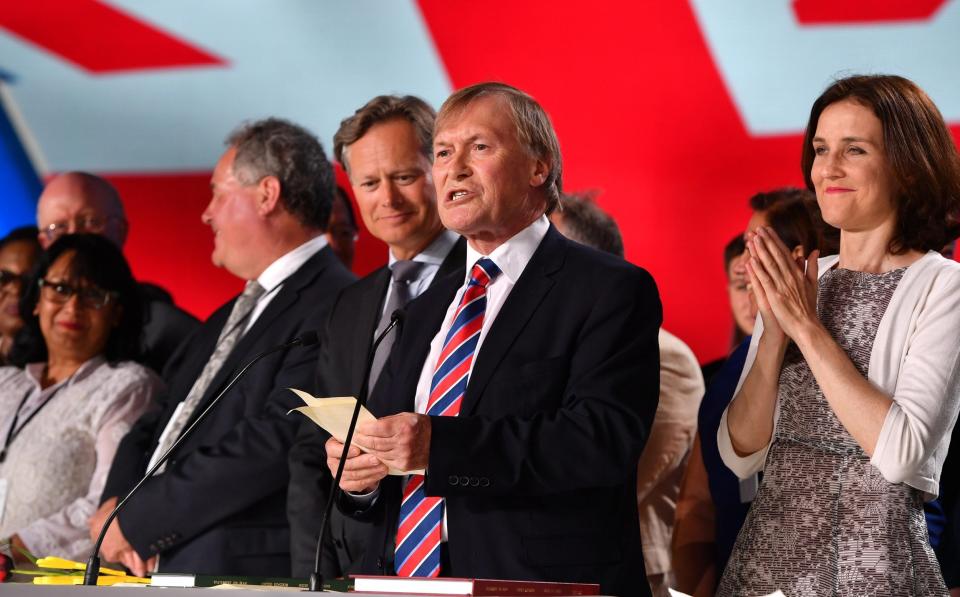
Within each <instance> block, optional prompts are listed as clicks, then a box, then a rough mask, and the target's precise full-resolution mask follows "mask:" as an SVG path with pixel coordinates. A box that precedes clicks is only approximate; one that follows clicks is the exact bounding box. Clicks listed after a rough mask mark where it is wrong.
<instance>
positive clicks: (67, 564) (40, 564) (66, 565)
mask: <svg viewBox="0 0 960 597" xmlns="http://www.w3.org/2000/svg"><path fill="white" fill-rule="evenodd" d="M37 568H52V569H54V570H86V569H87V565H86V564H83V563H81V562H74V561H73V560H65V559H63V558H57V557H52V556H50V557H46V558H40V559H39V560H37ZM100 574H109V575H111V576H126V575H127V573H126V572H123V571H122V570H114V569H113V568H104V567H102V566H101V567H100Z"/></svg>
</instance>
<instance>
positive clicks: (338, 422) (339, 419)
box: [290, 388, 430, 491]
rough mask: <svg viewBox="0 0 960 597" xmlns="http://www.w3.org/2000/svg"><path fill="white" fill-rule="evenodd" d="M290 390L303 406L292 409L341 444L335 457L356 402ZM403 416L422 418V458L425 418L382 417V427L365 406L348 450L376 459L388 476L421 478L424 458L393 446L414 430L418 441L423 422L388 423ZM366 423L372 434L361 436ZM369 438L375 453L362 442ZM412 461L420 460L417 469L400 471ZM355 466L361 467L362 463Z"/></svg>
mask: <svg viewBox="0 0 960 597" xmlns="http://www.w3.org/2000/svg"><path fill="white" fill-rule="evenodd" d="M290 391H292V392H293V393H294V394H296V395H297V396H299V397H300V399H301V400H303V401H304V403H306V406H301V407H300V408H295V409H293V410H295V411H297V412H299V413H301V414H303V415H305V416H306V417H308V418H309V419H310V420H311V421H313V422H314V423H316V424H317V426H319V427H321V428H322V429H323V430H324V431H326V432H327V433H329V434H330V435H331V436H333V438H334V439H336V440H337V442H338V443H339V444H341V445H340V446H336V447H335V452H333V453H334V454H336V455H339V454H340V453H341V452H342V451H343V446H342V444H343V442H344V440H345V439H346V437H347V429H349V427H350V419H351V417H352V416H353V409H354V407H355V406H356V403H357V399H356V398H354V397H352V396H342V397H336V398H316V397H314V396H311V395H310V394H309V393H307V392H304V391H303V390H296V389H293V388H290ZM291 412H292V411H291ZM404 416H406V417H423V418H424V419H426V422H425V425H426V444H425V446H424V447H423V448H422V450H423V452H424V455H425V454H426V451H427V450H429V447H430V433H429V426H430V421H429V417H427V416H425V415H414V414H412V413H404V414H402V415H394V416H392V417H384V419H382V421H390V422H388V423H386V426H381V425H379V421H378V420H377V418H376V417H374V416H373V414H371V413H370V411H368V410H367V409H366V408H365V407H361V409H360V417H359V419H357V431H356V433H355V434H354V438H353V445H352V447H353V446H355V447H356V448H359V449H360V451H362V452H366V453H370V454H374V455H375V456H377V458H379V459H380V460H382V461H383V463H384V464H386V465H387V466H388V467H389V474H391V475H408V474H421V475H422V474H423V468H424V467H425V466H426V458H419V459H413V458H410V455H411V454H412V451H410V450H407V449H406V448H405V447H403V446H399V445H394V444H395V443H396V442H405V441H410V440H411V439H412V437H413V434H414V433H415V430H419V433H417V435H418V437H420V439H421V441H422V432H423V426H424V423H421V424H419V425H417V426H414V427H413V428H410V425H409V424H406V425H404V424H398V423H397V422H396V421H392V420H393V419H396V418H398V417H404ZM368 424H373V427H370V428H369V430H370V431H372V432H373V433H372V434H369V435H364V433H363V432H364V431H365V430H367V429H368V428H367V425H368ZM398 434H399V435H398ZM394 436H397V437H396V438H395V439H391V438H393V437H394ZM369 438H376V439H375V441H376V442H377V445H378V446H379V448H378V449H377V450H373V449H371V448H370V447H369V446H368V444H367V443H366V442H367V441H368V440H369ZM329 450H330V447H329V446H328V452H327V454H328V455H330V454H331V452H330V451H329ZM352 454H353V450H352V449H351V456H352ZM381 456H382V458H381ZM415 460H416V461H419V460H422V461H423V464H421V465H419V467H418V468H413V469H411V468H404V467H405V466H406V465H410V464H412V463H413V462H414V461H415ZM348 462H349V461H348ZM358 464H361V465H363V463H358ZM370 468H373V467H370ZM334 470H336V469H334ZM346 472H347V471H346V470H345V474H346ZM351 491H352V490H351Z"/></svg>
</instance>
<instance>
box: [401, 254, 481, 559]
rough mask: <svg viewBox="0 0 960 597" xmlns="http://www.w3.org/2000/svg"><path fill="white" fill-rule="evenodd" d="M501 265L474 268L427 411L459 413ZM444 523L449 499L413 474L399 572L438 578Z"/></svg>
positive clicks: (442, 352) (406, 490)
mask: <svg viewBox="0 0 960 597" xmlns="http://www.w3.org/2000/svg"><path fill="white" fill-rule="evenodd" d="M498 275H500V268H498V267H497V265H496V264H495V263H494V262H493V261H491V260H490V259H487V258H486V257H484V258H483V259H480V260H479V261H477V263H476V264H475V265H474V266H473V269H472V270H471V272H470V281H469V282H468V283H467V289H466V290H465V291H464V292H463V297H462V298H461V299H460V304H459V305H458V306H457V311H456V313H455V314H454V316H453V325H451V326H450V331H449V332H447V337H446V339H444V341H443V348H442V349H441V350H440V357H439V358H438V359H437V366H436V368H435V369H434V372H433V379H432V380H431V382H430V396H429V398H428V400H427V414H428V415H431V416H441V417H455V416H457V415H458V414H459V413H460V403H461V402H462V401H463V394H464V392H465V391H466V389H467V378H468V377H469V374H470V364H471V363H472V362H473V355H474V352H475V351H476V348H477V342H478V341H479V339H480V328H482V327H483V315H484V313H485V312H486V310H487V285H488V284H490V282H492V281H493V280H494V279H495V278H496V277H497V276H498ZM442 524H443V498H441V497H427V495H426V494H425V493H424V488H423V475H410V477H409V478H408V479H407V483H406V485H405V486H404V488H403V502H402V503H401V504H400V524H399V525H398V527H397V543H396V560H395V562H396V569H397V574H398V575H399V576H437V575H439V574H440V528H441V525H442Z"/></svg>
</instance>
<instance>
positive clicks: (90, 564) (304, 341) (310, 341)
mask: <svg viewBox="0 0 960 597" xmlns="http://www.w3.org/2000/svg"><path fill="white" fill-rule="evenodd" d="M318 341H319V335H318V334H317V332H315V331H313V330H311V331H308V332H304V333H303V334H301V335H300V336H299V337H297V338H294V339H293V340H289V341H287V342H284V343H283V344H280V345H278V346H274V347H273V348H269V349H267V350H265V351H263V352H261V353H260V354H258V355H257V356H255V357H253V359H251V361H250V362H249V363H247V364H246V365H244V366H243V369H241V370H240V371H239V372H238V373H237V374H236V375H235V376H234V377H233V379H231V380H230V383H228V384H227V386H226V387H225V388H223V390H222V391H221V392H220V393H219V394H217V396H216V397H215V398H214V399H213V400H211V401H210V404H209V405H207V407H206V408H205V409H203V412H201V413H200V415H199V416H198V417H197V418H196V419H194V421H193V423H191V424H190V425H189V426H188V427H187V428H186V429H185V430H184V431H183V433H181V434H180V437H178V438H177V441H175V442H173V445H171V446H170V447H169V448H168V449H167V451H166V452H164V453H163V455H162V456H160V458H159V459H157V462H156V463H154V465H153V466H152V467H150V470H148V471H147V474H145V475H144V476H143V478H142V479H140V481H138V482H137V484H136V485H134V486H133V489H131V490H130V491H129V492H127V495H125V496H124V497H123V499H122V500H120V501H119V502H117V506H116V507H115V508H114V509H113V511H112V512H111V513H110V516H108V517H107V520H106V521H105V522H104V523H103V526H102V527H101V528H100V536H99V537H97V542H96V543H95V544H94V546H93V554H91V555H90V559H89V560H87V570H86V571H85V572H84V574H83V584H84V585H91V586H94V585H96V584H97V578H98V577H99V576H100V546H101V545H103V539H104V537H106V535H107V529H109V528H110V524H111V523H112V522H113V521H114V519H115V518H116V517H117V515H118V514H119V513H120V510H122V509H123V507H124V506H125V505H126V504H127V502H128V501H130V498H131V497H133V496H134V494H136V493H137V491H138V490H139V489H140V487H141V486H143V484H144V483H146V481H147V479H149V478H150V477H152V476H153V473H155V472H156V471H157V469H159V468H160V467H161V466H163V463H165V462H166V461H167V460H168V459H169V458H170V455H171V454H173V451H174V450H176V449H177V446H179V445H180V444H181V443H182V442H183V441H184V440H185V439H187V437H189V436H190V435H191V434H192V433H193V430H194V429H196V428H197V426H198V425H199V424H200V422H201V421H203V420H204V419H205V418H206V416H207V415H208V414H209V413H210V411H212V410H213V409H214V407H216V406H217V403H218V402H220V399H221V398H223V397H224V395H225V394H226V393H227V392H229V391H230V389H231V388H233V386H235V385H236V384H237V382H238V381H240V378H242V377H243V376H244V375H245V374H246V372H247V369H249V368H250V367H252V366H253V365H254V364H256V363H257V362H258V361H259V360H260V359H262V358H264V357H266V356H268V355H271V354H273V353H275V352H279V351H281V350H285V349H287V348H293V347H294V346H312V345H314V344H316V343H317V342H318Z"/></svg>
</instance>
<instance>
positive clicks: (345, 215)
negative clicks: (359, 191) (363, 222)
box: [327, 185, 359, 269]
mask: <svg viewBox="0 0 960 597" xmlns="http://www.w3.org/2000/svg"><path fill="white" fill-rule="evenodd" d="M358 230H359V228H357V216H356V215H354V213H353V206H352V205H351V204H350V196H349V195H347V192H346V191H345V190H344V189H343V187H341V186H340V185H337V188H336V189H335V190H334V193H333V209H332V210H331V211H330V223H329V224H328V225H327V243H328V244H329V245H330V248H331V249H333V252H334V253H336V255H337V257H339V258H340V261H342V262H343V265H344V266H345V267H346V268H347V269H351V268H352V267H353V255H354V250H355V249H356V246H357V231H358Z"/></svg>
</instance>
